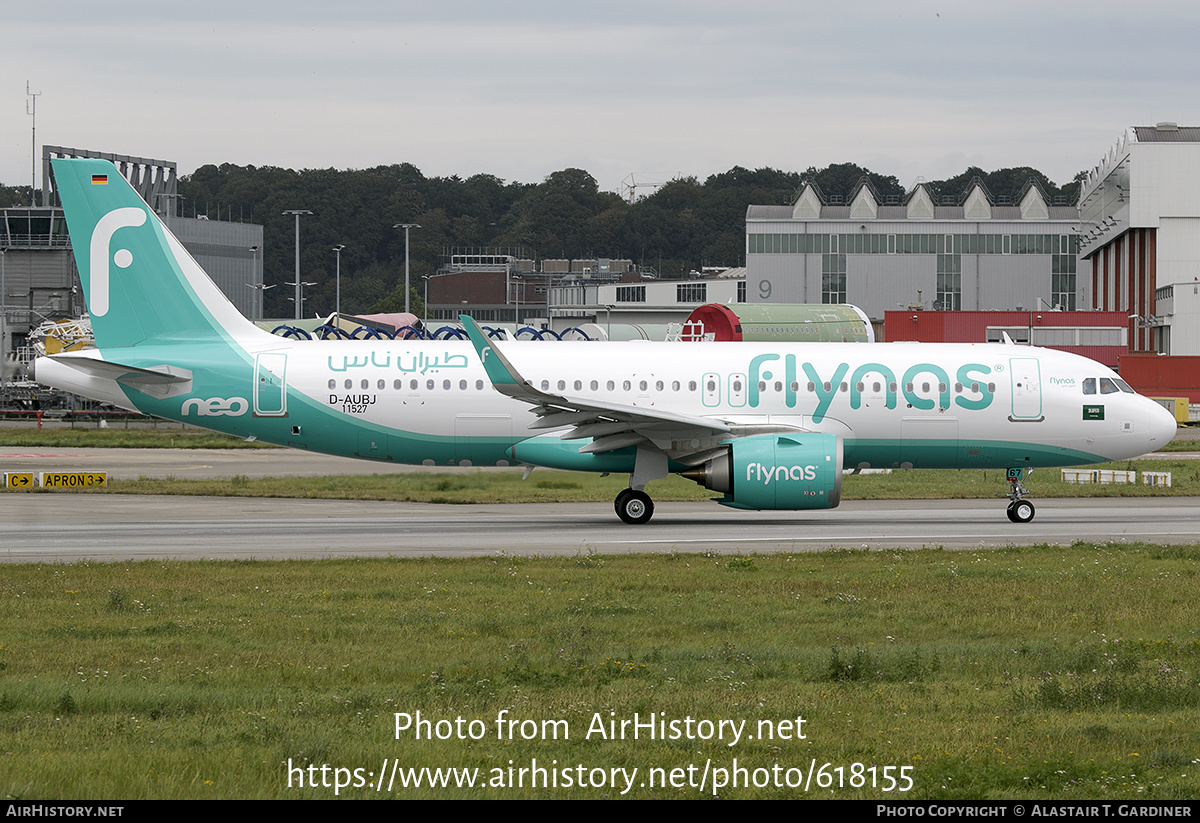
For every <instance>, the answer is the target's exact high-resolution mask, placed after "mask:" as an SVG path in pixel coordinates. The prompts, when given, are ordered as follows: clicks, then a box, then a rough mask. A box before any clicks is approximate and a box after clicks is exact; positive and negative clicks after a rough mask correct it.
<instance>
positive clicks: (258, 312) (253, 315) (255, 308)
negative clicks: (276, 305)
mask: <svg viewBox="0 0 1200 823" xmlns="http://www.w3.org/2000/svg"><path fill="white" fill-rule="evenodd" d="M250 279H251V280H253V281H254V282H253V283H247V284H246V285H247V286H249V287H250V288H251V289H253V290H254V291H252V292H250V321H251V322H253V321H255V320H262V303H261V301H260V300H259V297H260V296H261V294H262V290H263V289H265V288H267V286H264V285H263V282H262V278H261V277H259V276H258V246H251V247H250Z"/></svg>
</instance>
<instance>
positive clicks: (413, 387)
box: [408, 380, 417, 391]
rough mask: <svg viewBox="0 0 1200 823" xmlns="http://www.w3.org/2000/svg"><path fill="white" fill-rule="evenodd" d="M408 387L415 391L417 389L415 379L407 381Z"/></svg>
mask: <svg viewBox="0 0 1200 823" xmlns="http://www.w3.org/2000/svg"><path fill="white" fill-rule="evenodd" d="M408 387H409V388H410V389H412V390H413V391H416V390H417V381H416V380H410V381H408Z"/></svg>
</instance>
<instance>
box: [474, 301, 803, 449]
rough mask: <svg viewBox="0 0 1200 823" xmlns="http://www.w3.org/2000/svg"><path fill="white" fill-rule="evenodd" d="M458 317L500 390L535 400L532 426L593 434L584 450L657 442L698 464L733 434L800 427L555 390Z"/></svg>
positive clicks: (571, 435) (574, 435) (574, 436)
mask: <svg viewBox="0 0 1200 823" xmlns="http://www.w3.org/2000/svg"><path fill="white" fill-rule="evenodd" d="M459 320H460V321H461V322H462V324H463V327H464V328H465V329H466V332H467V336H468V337H469V338H470V340H471V343H472V344H474V346H475V351H476V352H477V353H478V354H479V359H480V360H481V361H482V362H483V367H484V369H485V370H486V371H487V375H488V379H489V380H490V381H491V383H492V386H493V387H494V388H495V389H496V391H498V392H500V393H501V394H505V395H508V396H509V397H512V398H513V399H515V400H520V401H522V402H525V403H528V404H529V405H531V406H533V412H534V414H536V415H537V416H538V418H539V419H538V420H536V421H535V422H534V423H532V424H531V425H530V426H529V428H530V430H533V431H537V430H542V429H559V428H564V427H568V428H567V431H565V432H564V433H563V434H561V435H559V437H560V438H561V439H562V440H583V439H587V438H591V442H590V443H588V444H586V445H584V446H581V447H580V449H579V451H580V452H581V453H583V454H600V453H603V452H608V451H614V450H616V449H623V448H626V447H628V446H639V445H652V446H654V447H655V448H657V449H658V450H660V451H662V452H663V453H664V454H666V455H667V456H668V457H669V458H671V459H672V460H676V461H678V462H681V463H684V464H687V465H698V464H700V463H703V462H704V461H705V460H708V459H709V458H710V457H712V455H713V454H714V453H719V452H721V451H723V450H722V449H721V448H720V444H721V443H724V442H728V441H729V440H730V439H731V438H734V437H746V436H749V435H752V434H766V433H770V432H782V431H798V429H796V428H794V427H792V426H781V425H745V424H737V423H728V422H725V421H723V420H721V419H719V418H715V417H700V416H697V415H691V414H680V413H678V412H671V411H666V410H663V409H649V408H645V407H643V406H626V405H622V404H619V403H609V402H606V401H603V400H598V399H596V398H594V397H589V398H581V397H572V396H570V395H564V394H553V393H551V392H548V391H545V390H542V389H538V388H535V387H534V385H533V383H532V382H530V381H529V380H526V379H525V378H524V377H523V376H522V375H521V373H520V372H519V371H517V368H516V367H515V366H514V365H513V364H512V362H511V361H510V360H509V359H508V358H507V357H505V356H504V353H503V352H501V351H500V349H499V347H497V346H496V345H495V344H494V343H493V342H492V341H490V340H488V339H487V338H486V337H485V336H484V334H483V331H482V329H480V328H479V324H478V323H476V322H475V320H474V319H473V318H471V317H468V316H466V315H459Z"/></svg>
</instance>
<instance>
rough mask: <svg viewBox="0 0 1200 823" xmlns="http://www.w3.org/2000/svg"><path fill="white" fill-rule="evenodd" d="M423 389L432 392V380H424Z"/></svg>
mask: <svg viewBox="0 0 1200 823" xmlns="http://www.w3.org/2000/svg"><path fill="white" fill-rule="evenodd" d="M425 388H426V389H428V390H429V391H433V381H432V380H426V381H425Z"/></svg>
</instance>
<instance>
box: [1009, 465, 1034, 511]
mask: <svg viewBox="0 0 1200 823" xmlns="http://www.w3.org/2000/svg"><path fill="white" fill-rule="evenodd" d="M1031 474H1033V469H1030V470H1029V472H1028V473H1026V471H1025V470H1024V469H1021V468H1016V469H1009V470H1008V482H1009V486H1010V489H1009V492H1008V498H1009V500H1011V501H1012V502H1011V503H1009V504H1008V519H1009V520H1011V521H1012V522H1014V523H1028V522H1029V521H1030V520H1032V519H1033V515H1034V513H1035V511H1036V510H1035V509H1034V507H1033V503H1031V502H1029V501H1028V500H1026V499H1025V495H1027V494H1029V490H1028V489H1026V488H1025V483H1024V481H1025V480H1026V479H1027V478H1028V477H1029V475H1031Z"/></svg>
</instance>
